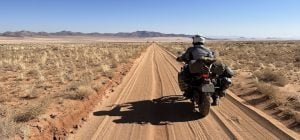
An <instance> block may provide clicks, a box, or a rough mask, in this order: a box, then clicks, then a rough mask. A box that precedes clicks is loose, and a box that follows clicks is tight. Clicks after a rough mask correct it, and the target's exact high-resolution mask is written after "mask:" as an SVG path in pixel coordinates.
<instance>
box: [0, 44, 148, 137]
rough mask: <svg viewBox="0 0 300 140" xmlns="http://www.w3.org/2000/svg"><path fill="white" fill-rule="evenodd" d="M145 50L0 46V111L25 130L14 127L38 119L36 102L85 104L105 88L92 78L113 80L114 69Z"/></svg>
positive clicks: (133, 47)
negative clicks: (77, 102)
mask: <svg viewBox="0 0 300 140" xmlns="http://www.w3.org/2000/svg"><path fill="white" fill-rule="evenodd" d="M148 46H149V44H147V43H111V42H94V43H90V42H85V43H80V42H75V43H51V42H48V43H47V42H43V43H16V44H12V43H11V44H1V47H0V93H1V95H0V96H1V97H0V106H1V107H5V108H8V109H9V110H14V112H17V115H16V116H11V120H12V122H15V123H16V122H18V124H19V125H24V124H26V123H19V122H26V121H28V120H31V119H34V118H37V117H38V116H39V115H40V114H42V113H43V112H44V110H43V108H46V109H47V107H44V106H36V105H39V104H40V103H42V102H43V101H40V100H41V99H43V98H45V97H54V96H55V97H59V98H60V99H62V100H64V99H66V98H68V99H74V100H83V99H86V98H88V96H89V95H91V94H94V93H96V92H98V91H99V90H100V88H101V85H102V84H103V83H105V82H103V83H102V82H101V81H100V80H98V81H99V83H98V84H93V83H95V82H96V80H97V79H101V80H102V81H105V80H107V79H108V78H107V77H112V76H113V74H114V71H115V69H116V68H117V67H118V66H119V64H121V63H127V62H130V61H131V60H132V59H134V58H136V57H138V56H139V55H140V54H141V52H143V51H144V50H145V49H146V48H147V47H148ZM102 66H103V67H104V69H103V68H102ZM102 75H104V76H102ZM96 77H97V78H96ZM76 82H77V83H80V84H77V86H73V89H72V88H69V89H68V87H69V85H70V83H76ZM66 89H67V90H66ZM2 97H3V98H2ZM50 100H52V101H53V100H54V98H51V99H50ZM53 102H55V101H53ZM53 102H51V103H53ZM61 102H63V101H61ZM16 103H17V104H16ZM11 104H16V105H14V106H12V105H11ZM21 105H22V106H21ZM23 105H26V106H27V107H25V108H23ZM41 107H42V108H41ZM1 114H2V113H1ZM0 117H1V116H0ZM6 118H7V116H5V117H4V119H6ZM0 120H1V121H2V120H3V118H0ZM7 122H11V121H7ZM2 124H4V123H2V122H1V124H0V126H3V125H2ZM6 124H7V123H6ZM0 131H1V134H2V133H4V132H3V131H2V130H0ZM8 135H11V134H8ZM0 139H1V138H0Z"/></svg>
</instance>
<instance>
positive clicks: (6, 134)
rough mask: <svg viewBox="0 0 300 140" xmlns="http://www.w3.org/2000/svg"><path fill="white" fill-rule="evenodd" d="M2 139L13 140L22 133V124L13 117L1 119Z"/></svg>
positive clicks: (0, 135)
mask: <svg viewBox="0 0 300 140" xmlns="http://www.w3.org/2000/svg"><path fill="white" fill-rule="evenodd" d="M0 124H1V125H0V139H11V137H12V136H14V135H16V134H17V133H19V132H20V127H21V126H20V124H18V123H16V122H15V121H14V120H13V119H12V117H11V116H7V117H5V118H1V119H0Z"/></svg>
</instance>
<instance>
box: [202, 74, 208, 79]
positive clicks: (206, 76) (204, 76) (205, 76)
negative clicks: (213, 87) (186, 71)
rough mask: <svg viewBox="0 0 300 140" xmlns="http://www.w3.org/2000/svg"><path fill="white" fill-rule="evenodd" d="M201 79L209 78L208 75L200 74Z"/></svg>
mask: <svg viewBox="0 0 300 140" xmlns="http://www.w3.org/2000/svg"><path fill="white" fill-rule="evenodd" d="M201 77H202V78H209V74H208V73H206V74H202V75H201Z"/></svg>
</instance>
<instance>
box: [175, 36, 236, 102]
mask: <svg viewBox="0 0 300 140" xmlns="http://www.w3.org/2000/svg"><path fill="white" fill-rule="evenodd" d="M204 43H205V38H204V37H202V36H199V35H195V36H194V37H193V47H190V48H188V49H187V50H186V52H185V53H184V54H182V55H181V56H179V57H178V58H177V61H179V62H185V63H186V64H189V62H190V61H191V60H198V59H200V58H202V57H208V58H216V56H215V55H214V54H215V53H214V52H213V51H211V50H210V49H209V48H206V47H205V46H204ZM218 66H220V65H218ZM221 67H222V69H224V70H223V71H224V74H220V76H221V75H223V76H221V77H220V78H217V80H216V81H215V85H219V86H220V87H221V88H220V90H219V91H216V92H217V94H218V95H214V96H213V103H212V105H217V102H218V98H219V96H220V97H223V96H224V95H225V90H226V89H227V88H228V87H229V85H230V84H231V81H230V79H229V78H231V76H232V74H233V72H232V70H231V69H229V67H227V66H225V65H224V64H222V65H221ZM227 73H230V74H227ZM230 75H231V76H230ZM192 76H193V74H192V73H191V72H190V70H189V67H188V66H186V67H184V68H183V71H182V72H181V73H179V74H178V81H179V85H180V87H181V89H182V90H183V91H184V94H183V96H185V97H186V98H190V97H191V96H192V95H191V92H189V91H188V90H189V89H188V88H187V87H188V86H187V85H188V83H189V80H191V77H192Z"/></svg>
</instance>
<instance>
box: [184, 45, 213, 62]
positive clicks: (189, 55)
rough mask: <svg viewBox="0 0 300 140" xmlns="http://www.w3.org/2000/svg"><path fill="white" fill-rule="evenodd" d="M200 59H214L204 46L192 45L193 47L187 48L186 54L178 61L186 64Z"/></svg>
mask: <svg viewBox="0 0 300 140" xmlns="http://www.w3.org/2000/svg"><path fill="white" fill-rule="evenodd" d="M201 57H214V54H213V52H212V51H211V50H210V49H209V48H206V47H205V46H204V45H194V47H190V48H188V49H187V50H186V52H185V53H184V54H182V55H181V56H180V57H179V60H181V61H184V62H186V63H188V62H189V61H191V60H197V59H199V58H201Z"/></svg>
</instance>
